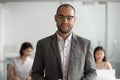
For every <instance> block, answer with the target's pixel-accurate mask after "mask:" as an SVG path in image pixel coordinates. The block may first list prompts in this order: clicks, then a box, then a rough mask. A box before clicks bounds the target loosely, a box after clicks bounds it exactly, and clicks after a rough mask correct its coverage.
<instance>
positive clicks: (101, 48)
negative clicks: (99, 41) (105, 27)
mask: <svg viewBox="0 0 120 80" xmlns="http://www.w3.org/2000/svg"><path fill="white" fill-rule="evenodd" d="M98 50H102V51H103V52H104V58H103V60H102V61H104V62H105V61H107V57H106V52H105V50H104V48H103V47H102V46H97V47H96V48H95V50H94V59H95V62H96V58H95V54H96V52H97V51H98Z"/></svg>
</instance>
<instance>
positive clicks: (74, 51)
mask: <svg viewBox="0 0 120 80" xmlns="http://www.w3.org/2000/svg"><path fill="white" fill-rule="evenodd" d="M79 42H80V43H78V40H77V36H76V35H75V34H73V36H72V43H71V51H70V59H69V67H68V80H72V78H71V76H73V75H74V74H72V73H73V72H75V71H76V70H75V69H76V68H75V66H76V65H75V64H76V63H77V62H76V57H79V59H80V60H82V55H83V49H82V48H83V43H82V41H79ZM79 44H81V45H79ZM80 60H79V61H80ZM77 66H81V63H80V64H78V65H77ZM74 70H75V71H74Z"/></svg>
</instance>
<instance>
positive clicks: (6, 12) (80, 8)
mask: <svg viewBox="0 0 120 80" xmlns="http://www.w3.org/2000/svg"><path fill="white" fill-rule="evenodd" d="M62 3H70V4H72V5H73V6H74V7H75V9H76V17H77V22H76V24H75V25H74V28H73V32H74V33H76V34H78V35H79V36H82V37H85V38H87V39H90V40H91V41H92V46H93V49H94V48H95V47H96V46H97V45H101V46H103V47H104V48H105V49H106V52H107V57H108V59H109V61H110V62H111V63H112V66H113V68H114V69H116V77H117V78H120V69H119V67H120V62H119V58H120V35H119V34H120V31H119V30H120V0H58V1H57V0H51V1H50V0H0V80H6V79H7V78H6V76H7V63H9V61H8V60H9V59H11V58H13V57H15V56H18V55H19V53H18V52H19V48H20V46H21V44H22V43H23V42H24V41H28V42H31V43H32V44H33V46H34V51H33V54H32V56H31V57H33V58H34V55H35V47H36V43H37V41H38V40H39V39H42V38H44V37H46V36H49V35H52V34H54V33H55V31H56V29H57V28H56V24H55V21H54V15H55V13H56V9H57V7H58V6H59V5H60V4H62Z"/></svg>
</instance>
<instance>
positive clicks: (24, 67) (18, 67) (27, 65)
mask: <svg viewBox="0 0 120 80" xmlns="http://www.w3.org/2000/svg"><path fill="white" fill-rule="evenodd" d="M11 65H12V66H13V67H14V72H15V76H16V77H18V78H20V80H25V79H26V78H27V77H29V74H30V71H31V68H32V65H33V59H32V58H30V57H27V59H26V60H25V62H24V64H23V61H22V59H21V58H20V57H16V58H14V59H13V62H12V64H11Z"/></svg>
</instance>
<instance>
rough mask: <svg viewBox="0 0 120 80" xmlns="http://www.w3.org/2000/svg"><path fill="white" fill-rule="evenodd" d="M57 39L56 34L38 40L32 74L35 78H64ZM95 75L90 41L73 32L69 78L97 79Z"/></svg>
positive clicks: (51, 79) (34, 79)
mask: <svg viewBox="0 0 120 80" xmlns="http://www.w3.org/2000/svg"><path fill="white" fill-rule="evenodd" d="M57 41H58V40H57V35H56V34H54V35H52V36H49V37H47V38H44V39H42V40H40V41H38V43H37V48H36V55H35V59H34V63H33V68H32V75H31V76H32V79H33V80H58V79H63V74H62V68H61V67H62V66H61V58H60V53H59V47H58V42H57ZM95 77H96V67H95V61H94V58H93V55H92V50H91V46H90V41H89V40H87V39H84V38H81V37H79V36H77V35H75V34H73V35H72V43H71V52H70V62H69V68H68V80H95Z"/></svg>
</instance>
